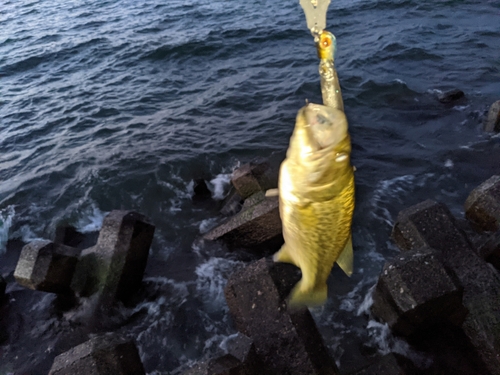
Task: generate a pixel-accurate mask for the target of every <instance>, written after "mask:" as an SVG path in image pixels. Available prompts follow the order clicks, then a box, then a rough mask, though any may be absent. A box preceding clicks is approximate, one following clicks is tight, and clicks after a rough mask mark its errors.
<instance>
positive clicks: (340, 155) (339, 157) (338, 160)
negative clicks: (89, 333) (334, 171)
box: [335, 152, 347, 163]
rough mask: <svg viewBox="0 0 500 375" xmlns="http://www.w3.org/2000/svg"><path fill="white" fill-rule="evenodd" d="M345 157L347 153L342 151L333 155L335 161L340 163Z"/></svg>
mask: <svg viewBox="0 0 500 375" xmlns="http://www.w3.org/2000/svg"><path fill="white" fill-rule="evenodd" d="M346 159H347V154H345V153H343V152H339V153H338V154H337V156H336V157H335V161H336V162H337V163H340V162H342V161H345V160H346Z"/></svg>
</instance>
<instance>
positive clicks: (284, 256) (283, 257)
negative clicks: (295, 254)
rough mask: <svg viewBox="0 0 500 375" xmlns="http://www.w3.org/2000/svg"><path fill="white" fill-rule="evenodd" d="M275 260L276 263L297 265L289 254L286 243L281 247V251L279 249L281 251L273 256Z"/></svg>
mask: <svg viewBox="0 0 500 375" xmlns="http://www.w3.org/2000/svg"><path fill="white" fill-rule="evenodd" d="M273 260H274V261H275V262H282V263H291V264H293V265H296V264H295V262H294V261H293V258H292V257H291V255H290V253H289V252H288V248H287V247H286V243H285V244H283V246H281V249H279V251H278V252H276V253H275V254H274V255H273Z"/></svg>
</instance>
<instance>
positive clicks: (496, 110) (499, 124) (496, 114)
mask: <svg viewBox="0 0 500 375" xmlns="http://www.w3.org/2000/svg"><path fill="white" fill-rule="evenodd" d="M484 131H486V132H500V100H497V101H496V102H495V103H493V104H492V105H491V107H490V110H489V111H488V117H487V118H486V121H485V122H484Z"/></svg>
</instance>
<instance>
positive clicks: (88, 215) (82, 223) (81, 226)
mask: <svg viewBox="0 0 500 375" xmlns="http://www.w3.org/2000/svg"><path fill="white" fill-rule="evenodd" d="M107 214H108V213H107V212H102V211H101V210H100V209H99V208H98V207H97V206H96V205H95V204H94V203H93V204H92V205H91V206H90V209H88V210H87V211H86V212H85V216H84V217H82V218H81V219H80V220H78V223H77V224H76V230H77V231H79V232H81V233H90V232H97V231H99V230H101V228H102V222H103V221H104V217H105V216H106V215H107Z"/></svg>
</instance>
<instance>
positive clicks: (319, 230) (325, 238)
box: [275, 176, 354, 306]
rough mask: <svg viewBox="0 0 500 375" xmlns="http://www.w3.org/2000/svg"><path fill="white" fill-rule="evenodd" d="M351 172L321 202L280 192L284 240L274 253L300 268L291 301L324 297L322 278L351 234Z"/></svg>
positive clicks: (320, 301) (309, 301)
mask: <svg viewBox="0 0 500 375" xmlns="http://www.w3.org/2000/svg"><path fill="white" fill-rule="evenodd" d="M353 211H354V176H352V178H350V179H349V181H348V183H347V184H346V186H344V188H343V189H341V190H340V192H339V193H338V194H336V195H335V196H333V197H332V199H329V200H325V201H321V202H314V201H312V202H304V203H302V202H300V200H298V199H293V200H287V199H286V195H285V197H282V196H281V194H280V214H281V217H282V222H283V237H284V239H285V244H284V245H283V248H282V249H281V250H280V252H279V253H278V254H277V255H276V256H275V259H276V260H278V261H288V262H289V263H293V264H295V265H296V266H297V267H299V268H300V269H301V271H302V279H301V281H300V282H299V283H298V284H297V286H296V288H295V289H294V291H292V293H291V297H290V302H291V303H292V304H305V305H309V306H311V305H320V304H323V303H324V301H325V299H326V294H327V289H326V288H327V286H326V281H327V279H328V276H329V274H330V272H331V269H332V267H333V264H334V263H335V261H336V260H337V259H338V257H339V256H340V254H341V253H342V251H343V250H344V248H345V246H346V244H347V242H348V240H349V239H350V236H351V222H352V214H353Z"/></svg>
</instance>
